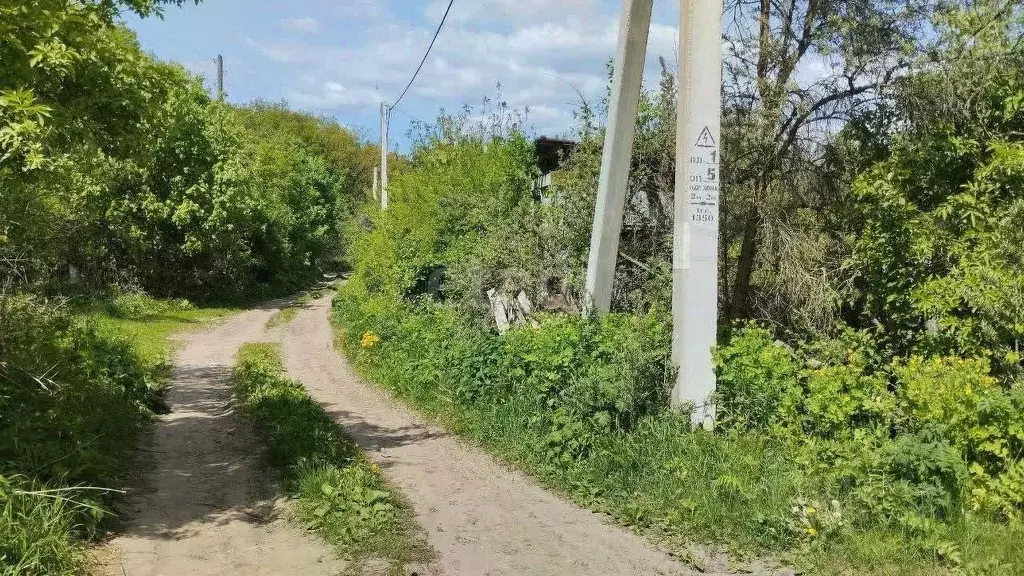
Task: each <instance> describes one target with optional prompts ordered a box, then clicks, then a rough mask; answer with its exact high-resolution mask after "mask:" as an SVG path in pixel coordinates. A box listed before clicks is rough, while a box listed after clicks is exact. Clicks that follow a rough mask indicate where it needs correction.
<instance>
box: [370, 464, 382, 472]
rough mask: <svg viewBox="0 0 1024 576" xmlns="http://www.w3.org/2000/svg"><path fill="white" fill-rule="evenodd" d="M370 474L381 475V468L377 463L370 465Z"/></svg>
mask: <svg viewBox="0 0 1024 576" xmlns="http://www.w3.org/2000/svg"><path fill="white" fill-rule="evenodd" d="M370 472H373V473H374V474H379V473H380V466H377V464H375V463H374V464H370Z"/></svg>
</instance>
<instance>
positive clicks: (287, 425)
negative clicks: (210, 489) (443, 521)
mask: <svg viewBox="0 0 1024 576" xmlns="http://www.w3.org/2000/svg"><path fill="white" fill-rule="evenodd" d="M236 394H237V396H238V398H239V399H240V401H241V402H242V405H243V407H244V409H245V412H246V414H247V415H248V416H249V417H251V418H252V419H253V420H254V421H255V422H257V423H258V424H259V426H260V427H261V428H262V429H263V431H264V432H265V433H266V438H267V446H268V455H267V456H268V461H269V464H270V465H271V466H272V467H273V468H274V469H275V470H276V471H277V473H278V474H279V480H280V484H281V487H282V489H283V490H284V491H285V492H286V493H287V494H288V495H290V496H293V497H295V498H296V499H297V501H298V519H299V520H301V521H302V523H303V524H304V525H306V526H307V527H308V528H310V529H313V530H315V531H316V532H317V533H318V534H320V535H321V536H322V537H323V538H324V539H325V540H326V541H327V542H329V543H331V544H332V545H334V546H335V547H337V549H338V550H339V551H340V552H341V553H342V554H344V555H345V556H347V557H349V558H351V559H352V560H353V564H352V569H353V570H356V571H358V570H359V569H360V567H361V565H362V564H363V563H364V562H366V561H369V560H384V561H387V562H388V563H389V565H390V567H391V571H392V573H394V574H404V572H402V569H403V567H404V566H405V565H406V564H411V563H421V562H427V561H429V560H430V559H431V557H432V550H431V548H430V547H429V545H428V544H427V543H426V541H425V539H424V537H423V534H422V531H421V530H419V528H418V527H417V525H416V523H415V521H414V519H413V515H412V511H411V509H410V507H409V505H408V504H407V503H406V502H405V501H404V500H403V499H402V498H401V496H400V495H398V494H397V492H396V491H395V490H394V489H392V488H391V487H390V486H388V485H387V483H386V482H385V481H384V480H383V477H382V476H381V474H380V469H379V468H378V467H377V465H376V464H371V463H370V462H369V461H368V460H367V459H366V457H365V456H364V455H363V454H362V452H361V451H360V450H359V449H358V448H357V447H356V446H355V444H353V443H352V441H351V440H350V439H349V438H347V437H346V436H345V434H344V433H343V432H342V431H341V429H340V428H339V427H338V426H337V425H336V424H335V423H334V422H333V421H332V420H331V418H330V416H329V415H328V414H327V413H326V412H325V411H324V409H323V408H322V407H320V405H319V404H317V403H316V402H314V401H313V400H312V399H311V398H310V397H309V396H308V395H307V394H306V392H305V390H304V389H303V387H302V384H301V383H300V382H296V381H294V380H289V379H287V378H285V377H284V375H283V371H282V366H281V359H280V353H279V352H278V350H277V349H276V348H275V347H274V346H273V345H270V344H249V345H246V346H245V347H244V348H243V349H242V351H241V352H240V354H239V361H238V366H237V368H236Z"/></svg>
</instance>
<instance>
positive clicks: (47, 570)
mask: <svg viewBox="0 0 1024 576" xmlns="http://www.w3.org/2000/svg"><path fill="white" fill-rule="evenodd" d="M226 313H227V311H225V310H196V309H194V308H192V307H191V306H188V305H186V303H183V302H167V301H160V300H155V299H152V298H148V297H145V296H141V295H130V296H120V297H118V298H114V299H111V300H106V301H100V302H91V303H90V304H89V305H88V306H80V307H69V306H67V305H65V304H57V303H54V302H52V301H47V300H44V299H41V298H39V297H35V296H31V295H0V575H3V576H8V575H15V574H18V575H22V574H47V575H55V576H61V575H71V574H79V573H81V571H82V569H83V565H84V563H85V560H84V554H83V552H84V549H85V542H87V541H88V540H90V539H92V538H94V537H95V536H97V535H99V534H100V533H102V531H103V530H105V529H106V527H107V524H106V522H105V521H106V520H108V519H110V518H111V517H112V513H111V509H112V504H113V501H114V499H115V498H116V496H117V494H118V492H119V491H118V490H116V489H114V488H116V487H119V486H121V485H123V483H124V481H125V473H126V467H125V463H126V462H130V461H131V459H132V454H133V453H134V448H135V443H136V438H137V437H138V434H139V433H140V432H141V431H142V430H143V429H144V428H145V427H146V425H147V423H148V422H149V421H150V418H151V417H152V414H153V412H152V410H153V409H155V408H158V407H159V406H160V404H161V403H160V389H161V387H162V386H163V384H164V382H165V380H166V377H167V375H168V374H169V363H168V358H169V353H170V351H171V344H170V342H169V341H168V339H167V336H168V335H170V334H171V333H172V332H176V331H179V330H182V329H185V328H187V327H189V326H194V325H198V324H199V323H201V322H203V321H205V320H206V319H208V318H211V317H217V316H222V315H223V314H226Z"/></svg>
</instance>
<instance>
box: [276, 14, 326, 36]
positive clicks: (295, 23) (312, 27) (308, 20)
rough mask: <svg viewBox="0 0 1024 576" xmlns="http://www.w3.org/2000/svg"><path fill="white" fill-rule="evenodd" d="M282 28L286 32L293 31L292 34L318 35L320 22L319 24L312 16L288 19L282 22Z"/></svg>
mask: <svg viewBox="0 0 1024 576" xmlns="http://www.w3.org/2000/svg"><path fill="white" fill-rule="evenodd" d="M281 27H282V28H284V29H285V30H291V31H292V32H305V33H308V34H316V33H317V32H319V31H320V22H317V20H316V18H313V17H312V16H303V17H302V18H288V19H285V20H282V21H281Z"/></svg>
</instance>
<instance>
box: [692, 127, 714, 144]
mask: <svg viewBox="0 0 1024 576" xmlns="http://www.w3.org/2000/svg"><path fill="white" fill-rule="evenodd" d="M696 146H697V147H698V148H714V147H715V146H716V145H715V139H714V138H712V137H711V130H708V127H707V126H705V127H704V129H703V130H701V132H700V136H698V137H697V144H696Z"/></svg>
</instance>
